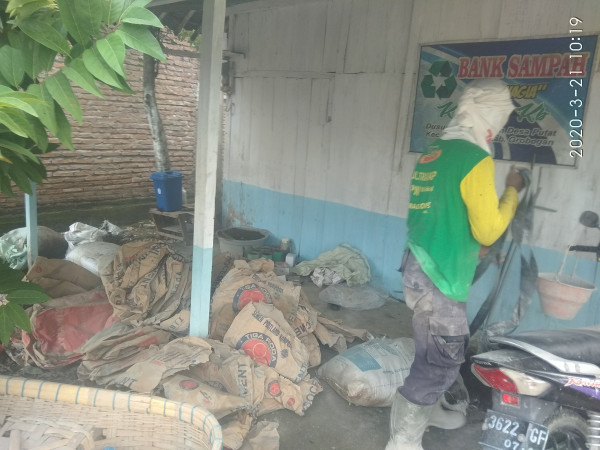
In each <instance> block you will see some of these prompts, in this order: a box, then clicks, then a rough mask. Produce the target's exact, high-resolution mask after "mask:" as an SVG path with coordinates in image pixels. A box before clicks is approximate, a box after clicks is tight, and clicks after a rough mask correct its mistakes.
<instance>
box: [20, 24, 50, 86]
mask: <svg viewBox="0 0 600 450" xmlns="http://www.w3.org/2000/svg"><path fill="white" fill-rule="evenodd" d="M9 40H10V44H11V45H12V46H13V47H15V48H18V49H19V50H20V51H21V58H22V60H23V68H24V69H25V73H26V74H27V75H29V76H30V77H31V78H32V79H36V78H37V76H38V75H39V74H40V73H41V72H49V71H50V70H51V69H52V66H53V65H54V59H55V58H56V51H54V50H51V49H49V48H48V47H45V46H43V45H41V44H40V43H39V42H36V41H34V40H33V39H31V38H30V37H29V36H27V35H26V34H25V33H20V32H14V33H10V34H9Z"/></svg>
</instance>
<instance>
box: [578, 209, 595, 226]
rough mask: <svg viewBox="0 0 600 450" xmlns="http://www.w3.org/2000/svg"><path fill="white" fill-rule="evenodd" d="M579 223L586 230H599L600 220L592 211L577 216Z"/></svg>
mask: <svg viewBox="0 0 600 450" xmlns="http://www.w3.org/2000/svg"><path fill="white" fill-rule="evenodd" d="M579 223H580V224H582V225H583V226H585V227H588V228H600V219H599V218H598V214H596V213H595V212H594V211H584V212H582V213H581V216H579Z"/></svg>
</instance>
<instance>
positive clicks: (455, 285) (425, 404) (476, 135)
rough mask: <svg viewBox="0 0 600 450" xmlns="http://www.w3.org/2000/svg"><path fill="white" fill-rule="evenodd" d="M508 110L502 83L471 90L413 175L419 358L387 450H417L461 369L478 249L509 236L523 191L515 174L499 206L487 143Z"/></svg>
mask: <svg viewBox="0 0 600 450" xmlns="http://www.w3.org/2000/svg"><path fill="white" fill-rule="evenodd" d="M513 109H514V105H513V103H512V100H511V98H510V93H509V90H508V87H507V86H506V84H504V83H503V82H502V81H500V80H476V81H473V82H471V83H469V84H468V85H467V86H466V87H465V89H464V91H463V93H462V95H461V97H460V99H459V102H458V106H457V109H456V113H455V116H454V118H453V119H452V120H451V121H450V123H449V124H448V127H447V128H446V129H445V130H444V134H443V135H442V137H441V138H440V139H438V140H437V141H436V142H434V143H433V144H432V145H431V146H430V147H429V148H428V149H427V150H426V152H425V153H424V154H423V155H422V156H421V158H420V159H419V161H418V163H417V165H416V168H415V171H414V172H413V175H412V180H411V186H410V190H411V192H410V204H409V212H408V240H407V250H406V253H405V255H404V258H403V269H402V270H403V274H402V282H403V285H404V296H405V301H406V304H407V306H408V307H409V308H411V309H412V310H413V319H412V324H413V338H414V341H415V353H416V354H415V359H414V361H413V363H412V366H411V368H410V372H409V375H408V377H407V378H406V380H405V381H404V384H403V386H402V387H400V388H399V389H398V392H397V393H396V395H395V398H394V401H393V405H392V411H391V420H390V441H389V442H388V445H387V447H386V450H413V449H419V450H422V447H421V438H422V436H423V432H424V431H425V428H426V427H427V425H428V424H429V421H430V416H431V415H432V414H433V413H434V411H436V410H435V409H434V405H436V403H437V401H438V399H439V398H440V396H441V395H442V394H443V393H444V391H446V390H447V389H448V388H449V387H450V386H451V385H452V384H453V383H454V381H455V380H456V378H457V376H458V373H459V369H460V365H461V364H462V363H463V362H464V360H465V358H464V354H465V347H466V344H467V342H468V339H469V326H468V322H467V317H466V301H467V297H468V294H469V289H470V287H471V283H472V280H473V275H474V273H475V267H476V265H477V262H478V257H479V252H480V249H481V246H482V245H483V246H489V245H491V244H492V243H494V241H496V240H497V239H498V238H499V237H500V236H501V235H502V233H503V232H504V231H505V230H506V228H507V227H508V224H509V223H510V221H511V220H512V218H513V217H514V214H515V211H516V208H517V204H518V192H519V191H520V190H521V189H522V188H523V178H522V177H521V175H519V172H518V171H517V170H516V169H514V168H512V169H511V171H510V173H509V174H508V176H507V177H506V189H505V191H504V194H503V195H502V197H501V199H500V200H498V196H497V194H496V189H495V185H494V162H493V160H492V158H491V156H490V154H491V148H490V145H491V141H492V139H493V138H494V136H496V134H498V132H499V131H500V130H501V129H502V127H503V126H504V125H505V124H506V121H507V120H508V117H509V115H510V113H511V112H512V111H513ZM438 412H439V411H438Z"/></svg>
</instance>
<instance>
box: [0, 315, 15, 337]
mask: <svg viewBox="0 0 600 450" xmlns="http://www.w3.org/2000/svg"><path fill="white" fill-rule="evenodd" d="M14 328H15V323H14V322H13V321H12V319H11V318H10V317H9V316H8V314H7V312H6V308H3V307H0V341H2V344H3V345H8V344H10V335H11V334H12V332H13V330H14Z"/></svg>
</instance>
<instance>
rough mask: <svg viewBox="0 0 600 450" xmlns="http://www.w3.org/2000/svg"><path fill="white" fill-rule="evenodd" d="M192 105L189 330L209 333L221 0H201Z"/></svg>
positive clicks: (222, 26)
mask: <svg viewBox="0 0 600 450" xmlns="http://www.w3.org/2000/svg"><path fill="white" fill-rule="evenodd" d="M203 5H204V6H203V10H202V44H201V47H200V68H199V71H198V76H199V92H198V109H197V116H196V184H195V200H194V249H193V255H192V256H193V262H192V304H191V311H190V335H191V336H198V337H206V336H208V332H209V314H210V286H211V274H212V259H213V240H214V224H215V195H216V185H217V155H218V145H219V134H220V129H221V116H220V115H221V103H222V102H223V98H222V95H221V62H222V57H223V56H222V53H223V32H224V30H225V0H204V2H203Z"/></svg>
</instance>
